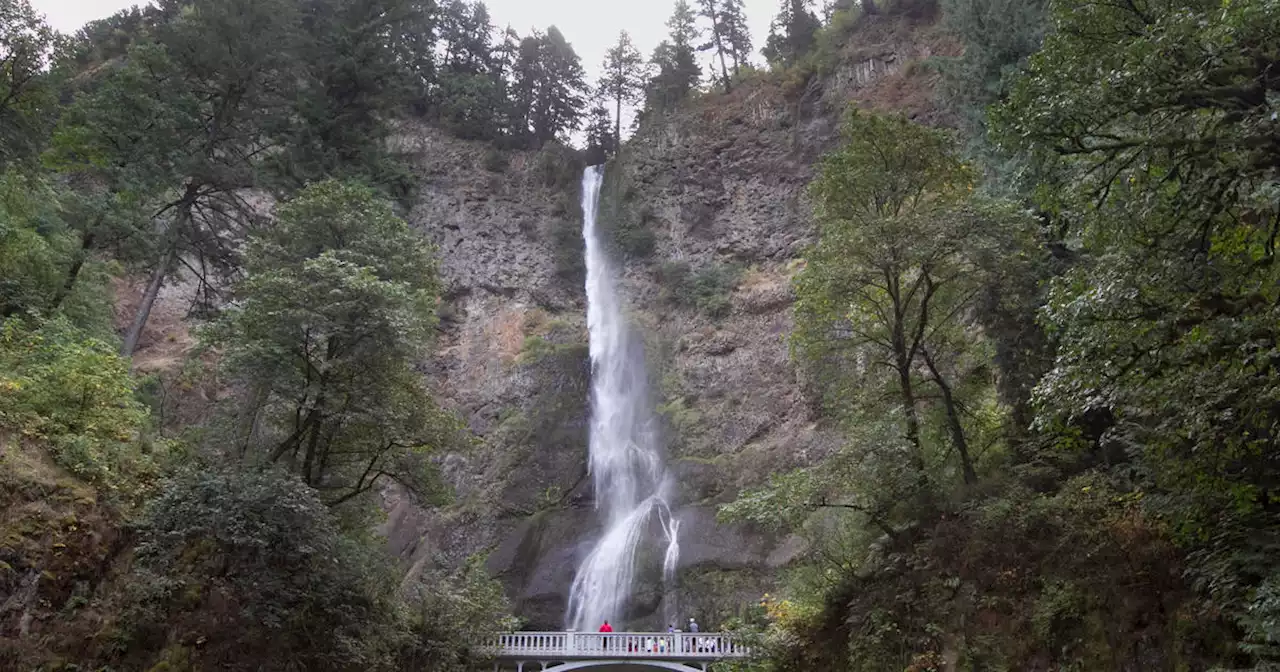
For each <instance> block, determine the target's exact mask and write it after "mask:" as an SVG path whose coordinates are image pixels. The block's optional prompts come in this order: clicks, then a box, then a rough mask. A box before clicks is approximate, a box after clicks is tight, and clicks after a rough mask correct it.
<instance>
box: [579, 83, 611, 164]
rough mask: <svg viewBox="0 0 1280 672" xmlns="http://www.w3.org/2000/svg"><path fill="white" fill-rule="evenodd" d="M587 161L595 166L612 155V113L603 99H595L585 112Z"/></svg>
mask: <svg viewBox="0 0 1280 672" xmlns="http://www.w3.org/2000/svg"><path fill="white" fill-rule="evenodd" d="M586 130H587V163H589V164H591V165H593V166H595V165H599V164H602V163H604V162H605V161H608V160H609V157H610V156H612V155H613V132H614V121H613V115H611V114H609V108H608V107H606V106H605V101H604V100H601V99H597V100H596V103H595V106H594V107H592V108H591V112H589V113H588V114H587V129H586Z"/></svg>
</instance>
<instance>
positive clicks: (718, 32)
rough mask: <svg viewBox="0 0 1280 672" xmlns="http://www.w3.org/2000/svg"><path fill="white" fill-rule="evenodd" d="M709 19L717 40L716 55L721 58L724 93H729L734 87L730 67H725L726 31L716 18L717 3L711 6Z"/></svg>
mask: <svg viewBox="0 0 1280 672" xmlns="http://www.w3.org/2000/svg"><path fill="white" fill-rule="evenodd" d="M707 18H709V19H711V35H712V37H714V38H715V39H716V55H717V56H719V57H720V77H721V81H723V82H724V92H725V93H729V89H730V88H732V87H731V86H730V84H729V67H728V66H727V65H725V61H724V39H723V36H722V33H723V32H724V30H723V29H722V28H721V26H720V20H719V19H717V18H716V5H715V3H711V4H710V6H709V11H708V12H707Z"/></svg>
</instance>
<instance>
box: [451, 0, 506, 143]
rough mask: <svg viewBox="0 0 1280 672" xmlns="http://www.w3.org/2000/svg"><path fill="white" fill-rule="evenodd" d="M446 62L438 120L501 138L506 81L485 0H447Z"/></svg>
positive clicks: (476, 135)
mask: <svg viewBox="0 0 1280 672" xmlns="http://www.w3.org/2000/svg"><path fill="white" fill-rule="evenodd" d="M441 29H442V35H441V42H442V46H441V49H442V51H443V53H444V58H443V61H442V63H441V72H440V76H439V80H440V81H439V89H438V91H437V92H436V105H435V107H436V110H435V116H436V118H437V120H438V121H439V122H440V123H441V124H443V125H444V126H445V128H447V129H449V130H450V131H452V132H453V133H454V134H455V135H458V136H459V137H463V138H468V139H480V140H496V139H497V138H498V137H499V136H500V135H501V133H502V129H503V127H504V126H505V122H504V120H503V108H504V107H505V103H506V101H505V98H506V86H505V84H504V82H503V79H502V75H501V66H500V65H499V66H498V67H495V63H494V57H495V54H494V52H495V49H494V47H493V24H492V23H490V20H489V10H488V8H487V7H485V5H484V3H482V2H462V1H460V0H452V1H451V2H447V3H445V4H443V5H441Z"/></svg>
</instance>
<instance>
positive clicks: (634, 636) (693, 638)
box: [491, 632, 751, 661]
mask: <svg viewBox="0 0 1280 672" xmlns="http://www.w3.org/2000/svg"><path fill="white" fill-rule="evenodd" d="M491 646H492V647H493V649H494V650H496V652H497V657H498V658H499V659H504V660H526V661H550V660H554V661H570V660H587V659H590V660H636V659H645V660H670V661H713V660H724V659H727V658H746V657H748V656H750V655H751V649H750V648H749V647H747V646H744V645H743V644H742V643H741V642H740V641H738V640H737V638H735V637H734V636H733V635H729V634H725V633H720V632H706V633H701V632H675V633H670V632H614V633H596V632H511V633H506V634H502V635H498V636H497V638H496V641H494V642H493V643H492V644H491Z"/></svg>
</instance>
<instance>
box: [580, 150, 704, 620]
mask: <svg viewBox="0 0 1280 672" xmlns="http://www.w3.org/2000/svg"><path fill="white" fill-rule="evenodd" d="M603 180H604V167H603V166H593V167H590V168H587V170H586V172H584V173H583V176H582V219H583V225H582V237H583V241H584V242H585V244H586V265H587V330H588V332H589V335H590V352H591V428H590V449H589V450H590V455H589V461H588V469H589V470H590V472H591V480H592V485H593V486H594V489H595V503H596V510H597V511H598V512H599V515H600V517H601V522H602V523H603V524H604V532H603V533H602V534H601V536H600V538H599V539H598V540H597V541H596V542H595V546H594V547H593V548H592V550H591V553H590V554H589V555H588V556H587V557H586V559H585V560H583V562H582V564H581V565H580V566H579V567H578V572H577V574H576V575H575V576H574V579H573V587H572V588H571V589H570V591H569V611H568V614H567V615H566V621H567V626H568V627H570V628H573V629H575V630H595V629H596V628H597V627H599V626H600V624H601V623H602V622H603V621H604V620H605V619H608V620H609V621H611V622H612V621H620V620H621V619H622V618H623V617H624V615H625V611H624V610H625V609H626V606H627V600H628V598H629V597H630V596H631V587H632V582H633V579H634V578H635V570H636V551H637V550H638V548H639V547H640V544H641V542H643V541H644V540H645V538H646V537H647V536H650V535H649V531H650V530H651V529H652V525H653V523H657V525H658V526H659V527H660V528H661V530H662V537H663V538H662V541H664V542H665V543H666V545H667V548H666V553H665V555H664V557H663V582H664V584H666V585H667V586H668V587H670V585H671V582H672V579H673V577H674V574H675V568H676V564H677V563H678V562H679V559H680V544H679V540H678V537H677V532H678V531H679V521H677V520H675V517H674V516H672V514H671V507H670V504H669V494H670V490H671V488H672V481H671V478H670V476H669V475H668V474H667V471H666V467H665V465H664V464H663V462H662V456H661V454H660V451H659V450H658V436H657V431H656V424H657V423H656V422H655V418H654V415H653V410H652V409H651V408H650V405H649V382H648V377H647V375H646V372H645V363H644V343H643V342H642V341H641V340H640V339H639V338H637V337H636V334H635V333H634V331H633V330H632V328H631V325H630V324H628V323H627V321H626V316H625V314H624V312H623V305H622V301H621V297H619V295H618V290H617V286H616V283H615V279H614V277H613V271H612V269H611V268H610V265H609V259H608V253H607V251H606V250H605V247H604V243H603V241H602V240H601V239H600V231H599V230H598V228H597V225H596V215H597V211H598V209H599V201H600V186H601V183H602V182H603ZM671 602H672V600H667V603H668V605H670V604H671ZM668 616H669V617H670V614H668Z"/></svg>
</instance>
